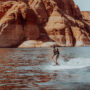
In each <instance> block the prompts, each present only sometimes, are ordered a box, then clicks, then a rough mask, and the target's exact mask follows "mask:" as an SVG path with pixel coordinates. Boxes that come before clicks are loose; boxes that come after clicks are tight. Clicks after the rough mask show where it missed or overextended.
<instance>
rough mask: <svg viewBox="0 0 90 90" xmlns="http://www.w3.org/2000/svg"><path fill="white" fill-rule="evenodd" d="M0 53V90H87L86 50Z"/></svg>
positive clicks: (89, 62)
mask: <svg viewBox="0 0 90 90" xmlns="http://www.w3.org/2000/svg"><path fill="white" fill-rule="evenodd" d="M59 50H60V53H61V55H62V57H59V59H58V62H59V64H60V65H59V66H53V64H54V63H53V61H52V59H51V58H50V55H51V52H52V48H31V49H0V90H90V47H79V48H78V47H77V48H76V47H75V48H73V47H72V48H65V47H64V48H59Z"/></svg>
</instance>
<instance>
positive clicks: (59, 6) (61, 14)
mask: <svg viewBox="0 0 90 90" xmlns="http://www.w3.org/2000/svg"><path fill="white" fill-rule="evenodd" d="M6 3H7V4H6ZM5 8H6V10H5ZM1 10H2V12H3V13H2V12H1ZM4 10H5V11H4ZM82 16H83V15H82V14H81V12H80V10H79V7H78V6H77V5H76V4H75V3H74V1H73V0H13V1H6V2H2V5H1V6H0V42H2V43H0V47H2V46H3V47H12V46H15V45H19V43H20V42H21V41H22V40H23V39H24V41H25V42H24V43H22V44H21V45H19V47H45V46H46V47H51V46H53V45H56V46H84V45H86V44H88V45H89V44H90V24H89V23H88V21H86V20H85V19H84V18H83V17H82ZM27 40H28V41H27ZM32 40H34V41H32ZM33 42H34V43H33ZM29 44H30V45H29Z"/></svg>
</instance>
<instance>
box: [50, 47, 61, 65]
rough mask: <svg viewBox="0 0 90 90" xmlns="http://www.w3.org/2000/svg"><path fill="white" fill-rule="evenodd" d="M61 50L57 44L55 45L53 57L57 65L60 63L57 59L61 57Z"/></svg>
mask: <svg viewBox="0 0 90 90" xmlns="http://www.w3.org/2000/svg"><path fill="white" fill-rule="evenodd" d="M59 54H60V53H59V50H58V48H56V47H55V46H54V47H53V54H52V59H53V60H54V62H55V64H56V65H59V64H58V62H57V60H58V58H59Z"/></svg>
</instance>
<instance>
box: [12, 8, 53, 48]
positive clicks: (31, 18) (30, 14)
mask: <svg viewBox="0 0 90 90" xmlns="http://www.w3.org/2000/svg"><path fill="white" fill-rule="evenodd" d="M26 13H27V15H26V18H25V19H24V18H23V16H22V15H21V14H20V16H19V18H20V23H21V25H22V27H23V31H24V38H23V40H22V41H21V42H19V43H18V44H17V45H14V46H12V47H11V48H17V47H18V46H19V45H21V44H22V43H23V42H24V41H27V40H36V41H42V42H47V41H53V40H52V39H50V38H49V36H48V34H47V32H46V31H45V29H44V28H43V24H40V23H39V21H38V17H37V16H36V14H35V13H34V11H33V10H32V9H28V10H27V12H26ZM27 24H35V25H37V26H38V28H39V32H40V35H39V38H37V39H27V38H28V37H26V36H25V32H26V29H25V25H27Z"/></svg>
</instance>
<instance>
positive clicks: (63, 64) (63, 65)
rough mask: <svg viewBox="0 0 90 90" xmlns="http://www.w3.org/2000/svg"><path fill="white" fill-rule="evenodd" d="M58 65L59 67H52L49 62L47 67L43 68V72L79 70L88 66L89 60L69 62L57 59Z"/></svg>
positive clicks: (81, 59) (89, 64)
mask: <svg viewBox="0 0 90 90" xmlns="http://www.w3.org/2000/svg"><path fill="white" fill-rule="evenodd" d="M58 63H59V64H60V65H54V63H53V61H51V62H50V63H49V64H48V65H45V66H44V67H43V68H44V69H45V70H60V69H81V68H86V67H88V66H90V58H73V59H70V60H69V61H64V60H63V59H59V60H58Z"/></svg>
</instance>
